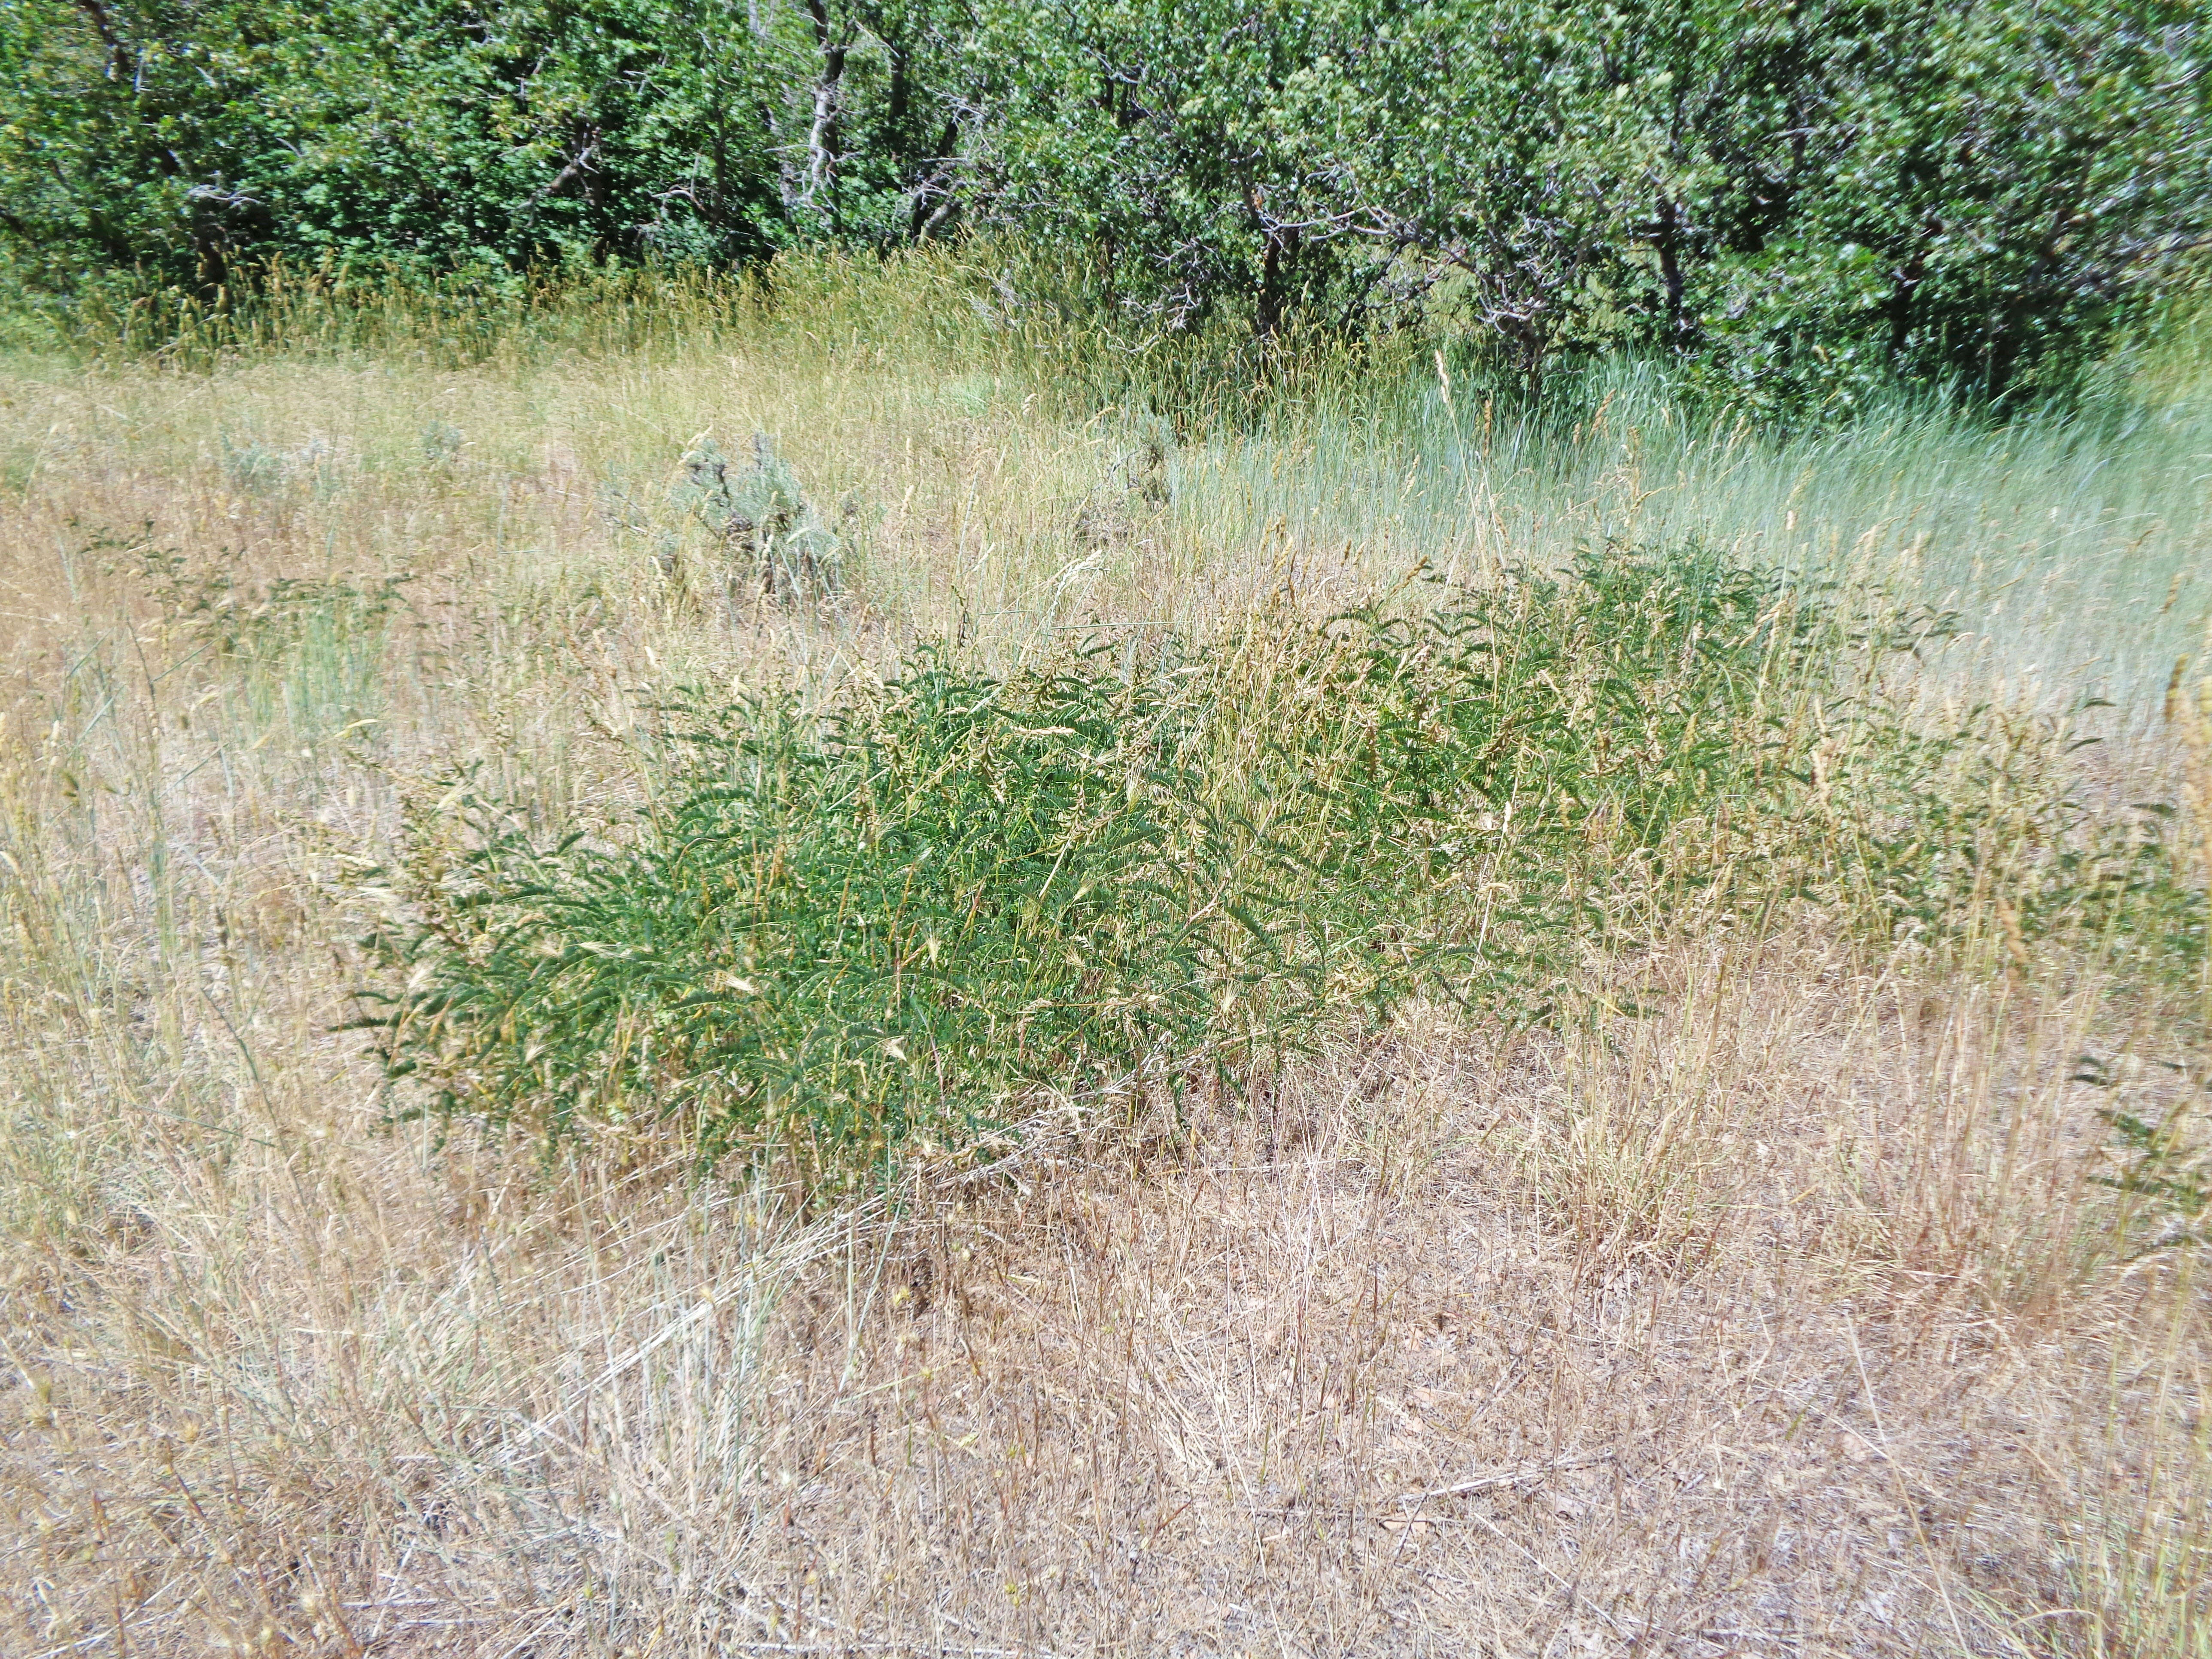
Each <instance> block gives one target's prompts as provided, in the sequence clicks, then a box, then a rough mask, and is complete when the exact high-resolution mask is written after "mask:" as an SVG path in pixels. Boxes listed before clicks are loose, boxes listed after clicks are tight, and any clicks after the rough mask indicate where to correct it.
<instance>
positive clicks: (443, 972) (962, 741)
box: [368, 549, 1818, 1182]
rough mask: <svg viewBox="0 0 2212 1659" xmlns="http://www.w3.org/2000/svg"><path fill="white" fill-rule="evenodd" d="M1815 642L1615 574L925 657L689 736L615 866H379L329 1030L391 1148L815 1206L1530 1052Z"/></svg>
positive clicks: (579, 860)
mask: <svg viewBox="0 0 2212 1659" xmlns="http://www.w3.org/2000/svg"><path fill="white" fill-rule="evenodd" d="M1817 635H1818V620H1817V617H1814V615H1813V614H1811V613H1808V612H1806V611H1802V610H1801V609H1800V608H1799V607H1798V606H1797V605H1796V602H1795V601H1794V599H1792V598H1791V596H1790V594H1789V593H1788V592H1786V591H1785V590H1784V588H1783V587H1782V586H1781V585H1780V584H1779V583H1778V582H1777V581H1776V580H1774V579H1772V578H1771V577H1768V576H1765V575H1761V574H1756V573H1750V572H1744V571H1741V570H1736V569H1734V568H1730V567H1729V566H1727V565H1726V564H1725V563H1724V562H1722V561H1720V560H1718V559H1717V558H1716V557H1714V556H1711V554H1709V553H1706V552H1705V551H1702V550H1695V549H1692V550H1688V551H1687V552H1686V553H1685V552H1681V551H1676V552H1674V553H1659V552H1652V551H1645V550H1622V549H1615V550H1609V551H1608V552H1607V554H1605V555H1602V556H1590V557H1588V558H1585V559H1584V560H1583V562H1581V563H1580V564H1579V565H1578V566H1577V568H1576V569H1575V570H1574V571H1573V572H1572V573H1571V574H1569V575H1567V576H1565V577H1550V576H1544V577H1537V576H1527V577H1523V578H1522V579H1520V580H1516V581H1515V582H1513V583H1512V584H1510V585H1509V586H1505V587H1504V588H1502V589H1499V590H1498V591H1496V592H1479V593H1466V592H1455V593H1449V594H1446V595H1444V596H1443V599H1442V602H1441V603H1439V604H1438V605H1437V606H1436V607H1435V608H1434V609H1432V610H1431V611H1429V612H1427V613H1426V614H1425V615H1424V616H1421V617H1395V616H1392V615H1389V614H1388V613H1386V612H1384V611H1382V610H1380V609H1369V610H1363V611H1355V612H1352V613H1350V614H1347V615H1346V616H1342V617H1337V618H1335V619H1334V620H1332V621H1330V622H1328V623H1325V624H1322V625H1319V626H1316V625H1313V624H1310V623H1291V622H1290V621H1289V620H1288V619H1281V618H1275V619H1267V620H1266V621H1264V622H1263V623H1261V624H1260V625H1258V626H1255V628H1253V629H1251V630H1249V633H1247V634H1245V635H1240V636H1237V637H1234V638H1231V639H1227V640H1224V641H1219V642H1218V643H1216V644H1215V645H1213V646H1212V647H1209V648H1207V649H1206V650H1203V651H1200V652H1198V653H1194V654H1191V655H1189V656H1188V657H1185V656H1184V655H1183V654H1182V653H1180V652H1179V651H1178V650H1177V649H1176V648H1172V647H1171V648H1169V649H1166V650H1164V651H1161V652H1158V653H1151V654H1149V655H1143V654H1140V653H1138V652H1137V651H1136V650H1135V649H1134V647H1133V644H1131V643H1129V642H1126V641H1125V642H1121V645H1120V647H1119V648H1115V647H1110V646H1109V647H1103V648H1101V649H1098V650H1095V651H1092V652H1090V653H1082V654H1078V655H1075V656H1073V657H1072V658H1071V659H1068V660H1067V661H1066V662H1065V663H1062V664H1060V665H1057V666H1056V667H1054V669H1053V670H1051V671H1035V672H1030V673H1026V674H1023V675H1019V676H1017V677H1014V678H1011V679H1007V680H1005V681H995V680H992V679H988V678H981V677H976V676H971V675H966V674H963V673H961V672H959V671H957V670H955V669H954V668H953V667H951V665H949V663H948V661H947V660H946V659H945V658H944V657H942V656H940V655H939V654H937V653H923V654H922V655H921V657H920V658H919V659H917V660H916V661H915V664H914V665H913V666H912V667H911V669H910V670H909V671H908V673H907V674H906V675H905V676H904V677H903V678H901V679H899V680H898V681H896V683H894V684H890V685H888V686H886V687H884V689H883V690H881V691H880V692H878V693H877V694H875V695H873V696H864V697H861V698H860V699H858V700H856V701H855V702H854V704H853V705H852V706H850V707H848V708H845V709H843V710H842V711H841V712H839V713H838V714H836V715H834V716H832V717H830V718H829V719H828V720H820V721H816V720H809V719H808V718H806V717H805V715H804V714H802V712H801V710H800V709H799V707H798V706H797V705H796V704H795V703H794V702H791V701H789V700H787V699H764V700H760V701H756V702H742V703H739V704H737V705H735V706H729V707H720V708H718V707H714V706H710V705H708V704H705V703H702V702H692V703H690V704H689V705H687V707H686V708H684V710H683V711H682V714H683V716H684V718H683V719H682V720H679V722H678V724H679V726H682V727H683V728H684V731H685V733H686V735H685V736H684V739H683V741H682V743H681V744H680V745H679V750H680V752H681V754H682V755H683V757H684V758H683V760H682V761H681V763H680V764H678V766H677V767H676V768H675V772H674V784H673V787H671V788H670V789H669V790H668V791H667V792H666V793H665V795H664V796H663V798H662V799H661V800H660V802H659V804H657V805H654V806H653V808H652V809H651V810H649V811H647V813H646V814H645V815H644V816H643V817H641V819H640V820H639V821H638V822H637V823H635V825H634V826H632V827H631V832H630V834H629V836H628V838H627V839H623V840H615V839H600V840H593V839H590V838H586V837H583V836H571V837H569V838H568V839H567V840H564V841H562V842H558V843H556V844H555V845H552V846H550V847H540V846H538V845H535V844H533V843H532V842H530V841H529V840H528V839H526V837H524V836H520V835H518V834H513V833H502V832H499V831H498V830H497V829H496V828H495V826H496V824H497V823H498V822H499V817H498V815H497V813H496V811H495V810H493V809H491V808H489V807H484V806H479V807H478V808H477V809H476V817H475V820H474V821H475V823H477V826H478V835H477V845H476V846H475V848H474V850H472V851H471V852H469V853H468V854H465V856H464V857H462V858H461V859H460V860H459V861H458V863H457V864H455V865H454V866H452V867H450V868H447V867H442V866H438V865H437V864H436V862H435V859H433V858H430V857H428V856H427V855H426V856H422V857H418V859H417V860H416V864H415V865H414V866H412V873H411V875H410V877H409V878H408V879H406V880H405V881H404V882H403V884H402V885H403V887H404V890H406V891H407V892H408V894H409V896H410V899H411V901H412V904H413V907H414V909H413V915H412V919H411V921H410V923H409V924H408V925H406V926H403V927H394V928H392V929H391V930H389V931H387V932H386V933H384V934H383V935H381V936H380V939H379V940H378V948H379V950H380V952H381V955H382V958H383V960H384V961H385V962H386V963H387V964H388V968H389V970H390V972H389V977H388V978H387V979H386V982H385V985H384V986H383V987H381V988H380V990H378V991H377V992H376V993H375V994H374V1005H373V1006H374V1013H373V1015H372V1017H371V1018H370V1019H369V1020H368V1024H370V1025H372V1026H373V1027H374V1028H375V1029H377V1030H379V1031H380V1034H381V1035H380V1041H381V1042H382V1044H383V1048H384V1053H385V1056H386V1062H387V1065H388V1066H389V1069H390V1071H391V1073H392V1075H393V1076H394V1077H395V1078H405V1079H413V1080H414V1082H415V1083H416V1085H419V1086H421V1087H422V1088H423V1089H424V1090H425V1091H426V1092H425V1093H424V1094H423V1095H422V1097H419V1098H420V1099H421V1101H422V1109H427V1110H429V1111H432V1112H435V1113H437V1114H440V1115H445V1116H448V1117H452V1116H457V1115H459V1116H469V1117H474V1118H478V1119H481V1120H484V1121H489V1122H492V1123H495V1124H500V1125H518V1126H521V1127H526V1128H527V1129H528V1130H530V1131H531V1132H532V1133H536V1134H538V1135H540V1136H543V1137H544V1138H546V1139H549V1140H558V1139H562V1138H563V1137H565V1136H568V1135H570V1134H574V1133H580V1132H587V1131H589V1130H591V1129H592V1128H593V1127H595V1126H598V1125H601V1124H606V1123H616V1122H635V1121H639V1120H667V1121H671V1123H674V1124H678V1125H680V1126H682V1127H683V1129H684V1132H686V1133H690V1134H691V1135H693V1136H695V1137H696V1146H697V1148H698V1151H699V1153H700V1156H701V1157H702V1158H703V1159H705V1160H707V1161H708V1162H712V1161H714V1160H717V1159H720V1158H726V1157H729V1156H732V1155H735V1156H738V1157H739V1158H751V1157H757V1156H760V1155H762V1154H763V1153H764V1152H768V1151H769V1150H770V1149H776V1148H781V1149H785V1150H788V1151H792V1152H795V1153H797V1154H798V1155H799V1157H800V1158H801V1160H802V1162H803V1163H804V1164H805V1165H806V1167H807V1168H808V1169H809V1170H811V1171H813V1172H815V1173H816V1174H817V1175H818V1176H821V1177H822V1178H823V1179H827V1180H829V1181H831V1182H847V1181H850V1180H852V1179H854V1178H856V1177H857V1175H858V1173H859V1172H860V1170H864V1169H865V1168H866V1167H867V1166H868V1165H869V1164H872V1163H874V1162H876V1161H878V1160H879V1159H880V1158H883V1157H884V1155H885V1154H887V1153H888V1152H890V1151H891V1150H892V1149H894V1148H896V1147H897V1146H899V1145H901V1144H902V1142H906V1141H909V1140H912V1139H917V1138H920V1139H929V1140H933V1141H944V1142H946V1143H957V1142H959V1141H961V1140H963V1139H967V1138H969V1137H973V1136H975V1135H976V1134H978V1133H981V1132H983V1131H985V1130H986V1129H987V1128H988V1127H991V1126H993V1125H996V1124H1000V1123H1002V1122H1004V1121H1006V1120H1007V1119H1009V1118H1010V1117H1012V1116H1013V1115H1017V1114H1018V1112H1020V1111H1022V1110H1025V1109H1028V1107H1029V1106H1030V1104H1031V1103H1034V1102H1036V1101H1037V1100H1040V1099H1042V1098H1046V1097H1053V1096H1058V1097H1070V1096H1078V1097H1101V1096H1112V1095H1116V1094H1127V1093H1129V1092H1132V1091H1160V1090H1165V1091H1170V1092H1172V1091H1175V1090H1176V1089H1177V1088H1179V1087H1180V1086H1181V1084H1182V1081H1183V1080H1184V1079H1188V1077H1190V1076H1191V1075H1192V1074H1193V1073H1194V1068H1207V1069H1211V1070H1214V1071H1218V1072H1221V1073H1226V1074H1228V1075H1230V1076H1231V1077H1232V1078H1233V1077H1234V1076H1235V1075H1237V1073H1239V1072H1240V1071H1241V1070H1242V1069H1243V1067H1245V1066H1249V1064H1252V1063H1254V1062H1256V1061H1259V1060H1263V1059H1265V1058H1266V1057H1267V1056H1268V1055H1269V1054H1279V1053H1280V1052H1282V1051H1284V1050H1285V1049H1289V1048H1297V1047H1299V1046H1302V1045H1304V1044H1306V1043H1309V1042H1312V1041H1314V1040H1315V1039H1316V1036H1317V1035H1318V1034H1319V1033H1320V1032H1321V1031H1322V1030H1325V1029H1327V1028H1328V1026H1330V1025H1331V1024H1343V1023H1344V1022H1346V1021H1347V1020H1357V1019H1358V1018H1380V1017H1383V1016H1386V1015H1387V1014H1388V1012H1389V1010H1390V1009H1391V1008H1392V1007H1393V1006H1395V1005H1396V1004H1397V1003H1398V1002H1399V1001H1401V1000H1402V999H1404V998H1405V997H1407V996H1408V995H1411V994H1414V993H1416V992H1419V991H1423V990H1432V991H1437V992H1439V993H1441V994H1447V995H1449V996H1452V997H1454V998H1456V999H1457V1000H1461V1001H1462V1002H1463V1003H1465V1004H1467V1005H1468V1006H1472V1007H1475V1008H1479V1009H1481V1010H1483V1011H1485V1012H1491V1013H1494V1014H1497V1015H1498V1016H1499V1017H1501V1018H1505V1019H1506V1020H1508V1021H1509V1022H1516V1023H1518V1022H1525V1021H1527V1020H1530V1019H1540V1018H1545V1017H1546V1016H1547V1014H1548V1013H1549V1012H1551V1011H1552V1009H1553V1006H1555V1005H1556V1002H1557V987H1558V985H1559V982H1560V981H1561V980H1562V979H1563V978H1564V977H1565V975H1568V974H1569V972H1570V971H1571V969H1572V968H1573V967H1574V966H1575V965H1576V963H1577V961H1578V960H1579V956H1578V953H1579V951H1581V950H1582V949H1583V946H1584V945H1586V944H1587V943H1588V942H1589V940H1590V939H1592V938H1593V937H1596V936H1601V935H1603V934H1604V933H1606V932H1607V929H1608V927H1613V926H1614V925H1616V923H1617V922H1618V921H1619V920H1620V917H1621V916H1623V915H1626V914H1627V911H1626V910H1624V909H1622V908H1620V906H1619V905H1617V903H1616V902H1615V901H1616V900H1618V899H1619V898H1620V896H1621V895H1622V894H1624V893H1626V892H1629V891H1633V892H1634V893H1635V894H1636V895H1638V901H1637V902H1639V903H1645V904H1649V903H1658V904H1661V905H1662V907H1663V902H1664V900H1663V895H1664V891H1665V889H1666V885H1667V883H1668V881H1669V880H1670V879H1672V874H1673V871H1674V865H1673V864H1672V863H1670V861H1669V860H1668V859H1667V858H1666V857H1665V856H1663V854H1665V853H1666V851H1667V849H1668V846H1669V844H1670V842H1673V841H1674V839H1675V838H1676V837H1677V835H1678V832H1679V830H1680V829H1681V828H1682V826H1684V825H1685V824H1686V823H1689V822H1691V821H1692V819H1694V818H1696V817H1699V815H1701V814H1709V813H1711V811H1714V810H1715V809H1716V808H1717V806H1718V805H1720V804H1722V803H1723V802H1724V801H1725V800H1727V799H1729V798H1730V797H1731V796H1745V795H1751V796H1757V795H1761V794H1769V795H1771V793H1773V792H1775V791H1776V790H1778V789H1779V788H1781V787H1785V786H1786V783H1787V773H1786V769H1784V768H1783V767H1782V766H1780V765H1779V764H1778V763H1776V761H1775V759H1774V758H1773V754H1772V744H1771V741H1769V740H1767V738H1766V737H1765V736H1762V734H1767V733H1770V732H1771V728H1772V726H1773V720H1772V716H1771V714H1770V713H1769V712H1768V709H1767V707H1766V703H1767V700H1768V699H1769V698H1771V696H1773V695H1774V693H1775V692H1776V691H1777V690H1778V686H1779V684H1780V683H1781V681H1782V680H1783V679H1784V678H1786V677H1788V676H1790V675H1792V674H1795V673H1798V672H1802V669H1803V667H1804V665H1805V663H1806V661H1807V660H1808V653H1809V651H1810V649H1811V647H1812V646H1813V644H1814V641H1815V639H1816V637H1817ZM433 839H435V837H434V838H433ZM1631 908H1632V907H1631Z"/></svg>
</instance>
